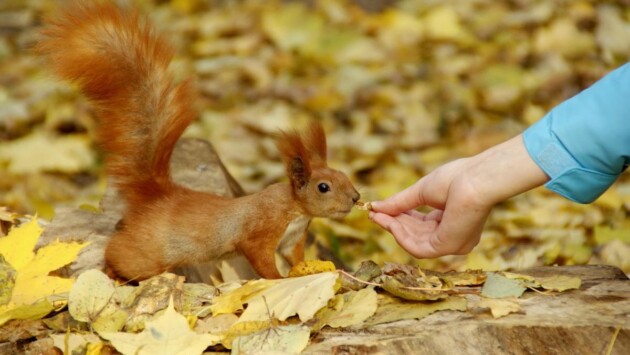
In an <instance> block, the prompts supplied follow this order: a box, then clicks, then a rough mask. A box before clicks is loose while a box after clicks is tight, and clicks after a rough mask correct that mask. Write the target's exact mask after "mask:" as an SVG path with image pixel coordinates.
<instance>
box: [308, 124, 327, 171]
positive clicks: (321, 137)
mask: <svg viewBox="0 0 630 355" xmlns="http://www.w3.org/2000/svg"><path fill="white" fill-rule="evenodd" d="M304 145H305V146H306V150H307V151H308V153H309V156H310V158H311V163H314V164H317V163H323V165H326V133H324V128H323V127H322V125H321V124H320V123H319V122H314V121H313V122H311V124H310V125H309V127H308V130H307V131H306V132H305V136H304Z"/></svg>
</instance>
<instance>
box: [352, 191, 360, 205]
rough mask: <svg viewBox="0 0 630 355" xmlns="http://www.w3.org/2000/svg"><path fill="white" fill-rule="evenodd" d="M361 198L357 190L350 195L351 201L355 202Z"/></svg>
mask: <svg viewBox="0 0 630 355" xmlns="http://www.w3.org/2000/svg"><path fill="white" fill-rule="evenodd" d="M360 199H361V194H360V193H358V192H357V191H355V192H354V196H353V197H352V202H354V203H357V201H359V200H360Z"/></svg>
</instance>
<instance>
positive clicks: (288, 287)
mask: <svg viewBox="0 0 630 355" xmlns="http://www.w3.org/2000/svg"><path fill="white" fill-rule="evenodd" d="M338 279H339V274H337V273H336V272H324V273H321V274H315V275H308V276H302V277H296V278H289V279H284V280H280V282H278V283H277V284H276V285H273V286H271V287H269V288H268V289H266V290H264V291H262V292H260V293H259V294H257V295H256V296H254V297H253V298H251V299H250V300H248V305H247V309H246V310H245V312H243V314H242V315H241V318H239V322H245V321H260V320H267V319H269V318H277V319H279V320H285V319H287V318H289V317H291V316H293V315H295V314H297V315H298V316H299V317H300V320H301V321H302V322H305V321H307V320H309V319H311V318H313V315H314V314H315V312H317V311H318V310H319V309H320V308H322V307H324V306H325V305H326V304H327V303H328V300H330V299H331V298H333V297H334V295H335V285H336V284H337V281H338Z"/></svg>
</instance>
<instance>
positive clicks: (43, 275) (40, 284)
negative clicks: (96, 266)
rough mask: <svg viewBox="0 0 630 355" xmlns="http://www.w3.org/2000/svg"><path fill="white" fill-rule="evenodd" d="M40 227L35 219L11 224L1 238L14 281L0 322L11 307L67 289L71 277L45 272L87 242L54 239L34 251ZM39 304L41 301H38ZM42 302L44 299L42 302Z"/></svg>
mask: <svg viewBox="0 0 630 355" xmlns="http://www.w3.org/2000/svg"><path fill="white" fill-rule="evenodd" d="M41 232H42V228H41V227H40V226H39V225H38V223H37V219H36V218H33V219H32V220H30V221H29V222H27V223H25V224H23V225H21V226H19V227H14V228H13V229H11V231H10V232H9V235H7V236H6V237H4V238H0V254H1V255H2V256H3V257H4V258H5V260H6V261H7V262H8V263H9V264H10V265H11V267H12V268H13V269H14V270H15V273H16V277H15V285H14V287H13V291H12V294H11V299H10V300H9V303H8V304H6V305H5V306H3V307H2V308H1V310H0V319H1V321H0V325H2V324H3V323H4V322H6V321H7V320H9V319H11V318H10V317H9V315H11V314H13V315H15V313H11V310H12V309H14V308H19V307H20V306H28V305H31V304H33V303H34V302H37V301H39V300H41V299H42V298H44V297H48V296H51V295H54V294H61V293H64V292H68V291H69V290H70V288H71V287H72V284H73V283H74V280H73V279H66V278H62V277H56V276H49V275H48V273H50V272H51V271H54V270H57V269H59V268H60V267H62V266H64V265H66V264H69V263H71V262H72V261H73V260H74V259H75V258H76V256H77V254H78V253H79V251H81V249H83V248H84V247H85V246H86V245H87V244H88V243H60V242H58V241H57V242H54V243H52V244H50V245H47V246H45V247H43V248H40V249H39V250H38V251H37V253H35V252H33V249H34V248H35V244H36V243H37V240H38V239H39V236H40V234H41ZM39 304H40V305H41V304H42V303H41V302H40V303H39ZM43 304H45V303H43Z"/></svg>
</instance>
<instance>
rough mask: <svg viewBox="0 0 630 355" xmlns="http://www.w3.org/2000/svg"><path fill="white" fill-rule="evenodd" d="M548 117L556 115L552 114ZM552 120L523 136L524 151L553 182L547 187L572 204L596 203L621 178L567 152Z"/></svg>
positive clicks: (530, 128) (538, 123)
mask: <svg viewBox="0 0 630 355" xmlns="http://www.w3.org/2000/svg"><path fill="white" fill-rule="evenodd" d="M548 115H553V111H552V112H550V113H549V114H548ZM552 121H553V120H552V117H545V118H544V119H542V120H540V121H538V122H537V123H536V124H534V125H533V126H531V127H529V128H528V129H527V130H526V131H525V132H524V133H523V140H524V143H525V148H526V149H527V151H528V153H529V155H530V156H531V158H532V159H533V160H534V161H535V162H536V164H537V165H538V166H539V167H540V168H541V169H542V170H543V171H544V172H545V173H546V174H547V175H548V176H549V177H550V178H551V180H550V181H549V182H548V183H547V184H546V185H545V187H546V188H548V189H549V190H551V191H554V192H556V193H558V194H560V195H562V196H564V197H566V198H568V199H570V200H572V201H575V202H579V203H590V202H593V201H594V200H595V199H597V197H599V196H600V195H601V194H603V193H604V192H605V191H606V190H607V189H608V188H609V187H610V185H612V184H613V183H614V182H615V180H617V178H618V177H619V175H618V174H608V173H603V172H600V171H596V170H592V169H588V168H586V167H583V166H582V165H580V163H579V162H578V161H577V160H576V159H575V158H574V157H573V156H572V155H571V153H569V151H567V149H566V148H565V147H564V146H563V145H562V142H561V141H560V140H559V139H558V137H556V136H555V134H554V133H553V131H552V129H551V123H552Z"/></svg>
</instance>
